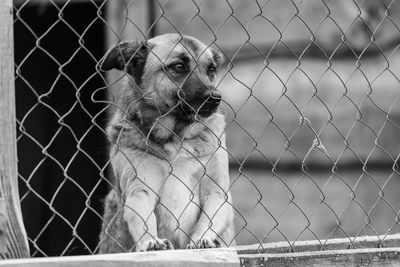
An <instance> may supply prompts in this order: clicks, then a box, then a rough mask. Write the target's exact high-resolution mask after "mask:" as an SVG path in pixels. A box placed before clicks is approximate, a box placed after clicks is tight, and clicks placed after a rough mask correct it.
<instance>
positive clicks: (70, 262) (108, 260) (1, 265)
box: [0, 248, 240, 267]
mask: <svg viewBox="0 0 400 267" xmlns="http://www.w3.org/2000/svg"><path fill="white" fill-rule="evenodd" d="M5 266H10V267H25V266H26V267H28V266H29V267H46V266H63V267H72V266H85V267H103V266H104V267H106V266H107V267H113V266H118V267H125V266H126V267H128V266H129V267H131V266H135V267H142V266H143V267H144V266H146V267H147V266H152V267H153V266H171V267H180V266H181V267H186V266H193V267H196V266H197V267H201V266H221V267H231V266H232V267H233V266H235V267H237V266H240V264H239V257H238V255H237V253H236V250H235V249H233V248H221V249H199V250H166V251H154V252H136V253H123V254H104V255H94V256H68V257H50V258H34V259H20V260H4V261H0V267H5Z"/></svg>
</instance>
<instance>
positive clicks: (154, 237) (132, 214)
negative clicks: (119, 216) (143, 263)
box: [112, 150, 173, 251]
mask: <svg viewBox="0 0 400 267" xmlns="http://www.w3.org/2000/svg"><path fill="white" fill-rule="evenodd" d="M136 158H141V157H139V156H137V155H135V154H130V151H129V150H124V151H123V153H117V154H116V155H115V156H114V157H113V161H112V162H113V170H114V173H115V174H116V177H117V178H118V180H119V186H120V188H122V191H123V195H124V207H123V219H124V220H125V222H126V223H127V226H128V230H129V233H130V234H131V236H132V238H133V241H134V247H133V249H134V250H135V251H148V250H164V249H173V246H172V243H171V242H170V241H169V240H166V239H160V238H158V234H157V220H156V217H155V214H154V209H155V206H156V204H157V201H158V200H159V196H158V192H159V190H160V186H161V184H162V179H160V177H163V176H162V173H163V166H162V164H155V163H154V162H153V161H151V160H143V161H141V162H137V161H135V159H136ZM129 159H130V160H129Z"/></svg>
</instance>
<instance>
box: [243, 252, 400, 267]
mask: <svg viewBox="0 0 400 267" xmlns="http://www.w3.org/2000/svg"><path fill="white" fill-rule="evenodd" d="M240 261H241V263H242V265H243V266H283V267H284V266H399V265H400V248H375V249H373V248H370V249H348V250H331V251H311V252H296V253H284V254H259V255H240Z"/></svg>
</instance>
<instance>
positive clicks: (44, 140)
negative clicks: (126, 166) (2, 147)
mask: <svg viewBox="0 0 400 267" xmlns="http://www.w3.org/2000/svg"><path fill="white" fill-rule="evenodd" d="M399 11H400V5H399V4H398V3H397V2H396V1H394V0H393V1H383V0H382V1H380V0H377V1H361V0H360V1H355V0H354V1H327V0H313V1H309V0H307V1H300V0H297V1H295V0H291V1H289V0H288V1H282V0H280V1H278V0H276V1H274V0H269V1H222V0H221V1H197V0H196V1H195V0H193V1H185V2H184V3H182V1H133V0H132V1H106V0H96V1H95V0H90V1H68V0H48V1H44V0H43V1H38V0H37V1H35V0H30V1H29V0H27V1H22V0H19V1H15V6H14V18H15V19H14V32H15V71H16V76H15V77H16V78H15V79H16V80H15V83H16V102H17V118H16V122H17V128H18V138H17V147H18V158H19V163H18V164H19V165H18V167H19V178H20V187H21V188H20V194H21V205H22V209H23V215H24V221H25V227H26V228H27V232H28V238H29V243H30V246H31V252H32V255H33V256H50V255H72V254H94V253H97V252H98V250H99V244H101V242H102V239H101V238H100V243H99V233H100V230H101V224H102V222H103V202H104V201H103V200H104V198H105V196H106V194H107V192H108V191H109V190H110V188H114V189H115V184H114V182H113V181H112V179H111V178H110V177H111V176H112V175H110V174H111V172H110V167H111V162H112V160H113V158H112V157H111V158H109V146H110V145H109V139H110V138H111V139H112V137H111V136H109V133H107V132H106V130H105V128H106V126H107V123H108V121H109V120H110V117H111V116H112V115H113V114H115V113H116V112H118V110H120V109H121V107H120V106H118V105H119V104H118V103H120V102H119V101H120V100H121V98H123V97H124V94H123V93H121V91H120V88H121V87H123V85H121V83H120V81H121V79H122V80H123V79H126V78H127V77H128V78H129V73H127V72H126V70H125V71H122V72H118V73H117V72H113V73H112V74H109V76H107V79H106V77H105V74H104V72H102V71H101V70H100V68H99V64H100V62H101V59H102V58H103V57H104V54H105V52H106V51H107V49H108V48H109V47H111V46H113V45H116V44H119V43H121V42H123V41H124V40H126V39H132V38H133V39H136V40H148V39H150V38H151V37H153V36H154V35H159V34H162V33H167V32H173V33H177V34H178V35H179V36H181V37H182V36H183V35H190V36H194V37H196V38H198V39H199V40H201V41H202V42H203V43H204V44H205V45H206V47H213V48H215V49H217V50H219V51H220V52H221V53H222V54H223V55H224V57H225V58H226V66H225V68H223V69H222V70H221V71H220V72H219V74H218V86H217V89H218V90H220V91H221V93H222V99H223V101H222V104H221V106H222V107H223V110H224V113H225V116H226V128H225V130H224V133H226V136H227V148H226V150H225V149H224V150H225V151H226V153H227V155H228V157H229V166H230V184H229V187H228V190H226V192H225V194H227V193H228V192H229V193H230V194H231V195H232V199H225V201H224V204H226V205H229V206H230V207H231V208H232V210H233V212H234V225H235V234H234V239H235V240H236V244H238V245H243V244H254V243H255V244H259V245H260V248H261V247H262V244H263V243H266V242H271V241H285V242H287V243H288V244H289V245H290V247H291V248H292V249H295V247H296V241H298V240H309V239H316V240H319V241H320V244H321V248H323V246H324V245H325V244H326V242H327V240H329V239H332V238H337V237H345V238H348V240H349V244H350V245H351V244H352V242H353V240H354V238H356V237H358V236H363V235H374V236H380V238H381V239H384V238H385V236H386V235H388V234H392V233H396V232H398V229H399V225H398V224H399V211H400V199H399V197H398V194H397V192H396V186H398V183H399V182H398V181H399V178H400V177H399V174H400V173H399V170H398V164H397V162H398V158H399V144H398V142H396V140H397V139H398V137H399V135H400V128H399V120H400V116H399V114H400V108H399V98H400V94H399V92H398V90H397V88H398V86H399V83H400V81H399V78H398V77H399V76H400V73H398V72H399V71H398V70H399V69H400V68H399V67H398V64H399V62H400V61H399V56H398V51H397V50H398V44H399V39H400V38H399V37H400V35H399V28H398V23H399V19H400V16H399ZM171 52H172V51H171ZM150 54H151V52H150ZM197 59H198V58H197ZM159 60H160V61H161V62H163V59H159ZM177 87H179V85H177ZM150 132H151V130H150V131H149V135H147V136H144V137H142V139H143V140H147V141H148V138H149V136H150ZM216 136H217V137H219V138H220V137H221V136H222V135H221V134H216ZM116 142H117V143H118V141H116ZM219 148H221V145H220V146H219ZM116 149H117V150H118V149H120V148H119V147H118V145H117V146H116ZM180 149H181V150H184V148H182V147H181V148H180ZM199 162H200V161H199ZM169 164H170V165H171V166H173V164H172V163H169ZM200 164H201V165H202V166H203V167H204V168H206V167H205V165H203V163H200ZM170 176H172V177H171V178H173V179H175V180H176V181H179V182H180V184H181V185H182V184H183V185H184V186H186V188H187V189H189V190H193V189H191V188H190V187H188V185H185V182H184V181H185V180H184V179H182V178H181V177H179V176H177V175H174V174H173V171H171V172H170ZM138 178H139V179H140V177H138ZM203 178H204V177H202V179H203ZM205 178H211V177H205ZM116 179H118V176H117V178H116ZM143 183H146V180H144V181H143ZM148 189H150V191H151V190H153V189H152V188H151V186H150V187H148ZM115 190H119V189H115ZM153 193H155V194H158V193H159V192H158V191H154V192H153ZM191 195H193V193H191ZM191 203H195V201H193V198H191V199H190V201H189V202H188V203H186V204H187V205H189V204H191ZM158 206H163V203H162V202H158ZM164 207H165V205H164ZM185 209H186V208H185ZM133 212H135V211H133ZM170 213H171V212H170ZM182 213H183V212H182ZM217 213H218V211H217ZM217 213H216V214H217ZM171 214H172V213H171ZM180 215H182V214H172V217H173V221H174V222H178V225H177V226H176V229H175V230H176V231H178V232H179V231H180V232H183V234H184V235H186V236H187V238H188V239H190V236H191V233H190V232H187V229H184V228H182V226H181V225H180V224H179V222H180V218H181V217H180ZM206 216H208V218H209V220H210V226H209V229H211V228H212V221H213V219H214V216H215V214H206ZM142 219H143V222H144V224H145V225H147V224H148V223H149V220H150V219H149V218H142ZM114 234H115V233H114ZM120 234H121V233H120ZM122 234H124V233H122ZM125 234H127V233H125ZM115 235H116V234H115ZM153 237H154V236H153ZM108 238H111V239H113V240H114V239H115V242H116V243H118V240H116V239H117V238H116V237H115V236H108ZM221 241H222V242H221V243H223V245H226V246H230V245H233V244H234V242H233V239H230V240H221Z"/></svg>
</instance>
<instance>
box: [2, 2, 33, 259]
mask: <svg viewBox="0 0 400 267" xmlns="http://www.w3.org/2000/svg"><path fill="white" fill-rule="evenodd" d="M12 11H13V9H12V0H1V1H0V197H1V198H3V199H4V201H5V202H6V217H7V221H6V229H0V231H1V232H3V233H4V232H5V233H6V244H2V245H6V251H5V253H1V254H0V258H22V257H29V250H28V241H27V238H26V233H25V228H24V225H23V222H22V213H21V207H20V202H19V193H18V174H17V149H16V123H15V94H14V89H15V87H14V54H13V53H14V49H13V46H14V43H13V15H12V13H13V12H12ZM0 225H1V224H0Z"/></svg>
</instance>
